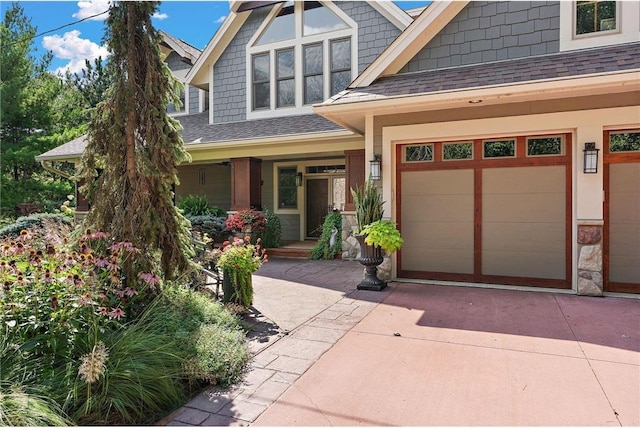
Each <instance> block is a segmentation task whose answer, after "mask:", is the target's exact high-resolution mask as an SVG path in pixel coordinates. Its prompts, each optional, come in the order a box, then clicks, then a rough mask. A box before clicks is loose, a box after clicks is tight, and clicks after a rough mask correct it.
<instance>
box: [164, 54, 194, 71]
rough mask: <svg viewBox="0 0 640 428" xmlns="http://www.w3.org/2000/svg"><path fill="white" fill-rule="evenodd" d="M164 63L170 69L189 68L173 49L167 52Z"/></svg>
mask: <svg viewBox="0 0 640 428" xmlns="http://www.w3.org/2000/svg"><path fill="white" fill-rule="evenodd" d="M166 63H167V65H168V66H169V70H171V71H177V70H185V69H187V68H191V66H190V65H189V64H187V63H186V62H184V61H183V60H182V58H181V57H180V55H178V54H177V53H175V51H172V52H171V53H170V54H169V56H168V57H167V61H166Z"/></svg>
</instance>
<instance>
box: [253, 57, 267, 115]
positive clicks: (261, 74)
mask: <svg viewBox="0 0 640 428" xmlns="http://www.w3.org/2000/svg"><path fill="white" fill-rule="evenodd" d="M269 82H270V79H269V54H268V53H266V54H260V55H255V56H254V57H253V108H254V110H255V109H260V108H269V106H270V104H271V102H270V93H271V88H270V87H269Z"/></svg>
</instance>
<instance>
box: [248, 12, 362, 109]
mask: <svg viewBox="0 0 640 428" xmlns="http://www.w3.org/2000/svg"><path fill="white" fill-rule="evenodd" d="M267 3H276V5H275V6H273V9H272V11H271V13H270V14H269V15H268V17H269V20H268V21H266V22H265V23H264V24H263V25H262V26H261V27H260V29H259V30H258V32H257V33H256V35H255V36H254V37H253V38H252V39H251V40H250V41H249V43H248V45H247V77H248V78H249V79H251V82H249V85H248V88H249V91H248V92H250V93H249V94H248V96H247V109H248V112H247V113H248V117H250V118H257V117H266V116H271V115H272V114H273V115H276V116H278V115H285V114H288V113H289V110H288V109H282V110H280V111H277V110H278V109H281V108H283V107H287V108H288V107H298V108H300V109H303V110H304V111H310V110H311V108H310V106H311V105H312V104H316V103H321V102H323V101H324V100H326V99H327V98H329V97H331V96H332V95H335V94H337V93H338V92H340V91H342V90H344V89H345V88H346V87H347V86H348V85H349V83H350V82H351V80H352V77H353V74H352V73H353V70H352V67H355V64H356V63H357V58H354V57H355V55H353V54H352V52H353V51H354V49H353V48H354V45H355V46H357V39H356V38H355V36H356V35H357V34H358V33H357V25H358V24H357V22H355V21H353V20H352V19H351V18H350V17H349V16H348V15H347V14H345V13H344V12H343V11H342V10H341V9H340V8H339V7H337V6H335V5H334V4H333V3H331V2H326V3H324V2H319V1H305V2H297V1H296V2H294V1H287V2H267ZM271 111H272V112H273V113H272V112H271Z"/></svg>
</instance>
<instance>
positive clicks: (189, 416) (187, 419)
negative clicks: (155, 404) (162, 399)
mask: <svg viewBox="0 0 640 428" xmlns="http://www.w3.org/2000/svg"><path fill="white" fill-rule="evenodd" d="M210 415H211V413H210V412H203V411H202V410H198V409H191V408H187V409H185V411H184V412H182V413H180V414H179V415H178V416H176V417H175V419H174V421H177V422H184V423H186V424H190V425H200V424H201V423H202V422H204V421H205V420H206V419H207V418H208V417H209V416H210Z"/></svg>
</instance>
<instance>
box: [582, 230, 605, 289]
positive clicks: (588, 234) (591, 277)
mask: <svg viewBox="0 0 640 428" xmlns="http://www.w3.org/2000/svg"><path fill="white" fill-rule="evenodd" d="M578 254H579V255H580V256H579V258H578V294H579V295H583V296H602V293H603V290H604V288H603V287H604V286H603V282H604V281H603V273H602V271H603V264H602V222H595V223H594V222H590V223H587V222H583V223H581V224H578Z"/></svg>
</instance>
